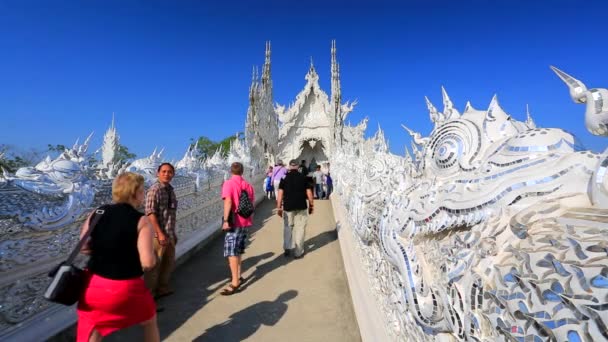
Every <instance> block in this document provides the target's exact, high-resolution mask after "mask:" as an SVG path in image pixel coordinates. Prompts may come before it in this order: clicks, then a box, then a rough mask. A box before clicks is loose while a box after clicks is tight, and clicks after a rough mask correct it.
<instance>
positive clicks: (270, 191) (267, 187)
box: [264, 166, 274, 199]
mask: <svg viewBox="0 0 608 342" xmlns="http://www.w3.org/2000/svg"><path fill="white" fill-rule="evenodd" d="M264 192H265V193H266V197H267V198H268V199H272V198H273V197H274V187H273V186H272V166H269V167H268V171H267V172H266V177H265V178H264Z"/></svg>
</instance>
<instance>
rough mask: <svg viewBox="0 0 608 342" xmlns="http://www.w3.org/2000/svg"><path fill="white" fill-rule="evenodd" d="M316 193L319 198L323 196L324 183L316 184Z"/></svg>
mask: <svg viewBox="0 0 608 342" xmlns="http://www.w3.org/2000/svg"><path fill="white" fill-rule="evenodd" d="M315 194H316V195H317V198H318V199H321V198H323V184H315Z"/></svg>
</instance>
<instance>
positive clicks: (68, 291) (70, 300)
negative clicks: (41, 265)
mask: <svg viewBox="0 0 608 342" xmlns="http://www.w3.org/2000/svg"><path fill="white" fill-rule="evenodd" d="M103 213H104V210H102V209H97V210H95V213H94V214H93V217H92V218H91V222H90V223H89V229H88V231H87V232H86V233H85V234H84V236H83V237H82V239H80V241H79V242H78V244H77V245H76V247H74V250H73V251H72V253H71V254H70V256H69V257H68V259H67V260H66V261H64V262H62V263H60V264H59V265H58V266H57V267H55V268H54V269H53V270H52V271H51V272H49V277H52V278H53V280H51V283H50V284H49V286H48V287H47V289H46V291H45V292H44V298H45V299H47V300H48V301H51V302H53V303H59V304H63V305H68V306H69V305H73V304H75V303H76V302H78V300H79V299H80V296H81V295H82V293H83V292H84V290H85V287H86V275H85V271H84V270H82V269H80V268H78V267H76V266H74V264H73V263H74V259H76V256H78V253H79V252H80V250H81V249H82V246H83V245H84V243H85V242H86V241H87V239H88V238H89V236H90V235H91V232H93V229H94V228H95V226H96V225H97V222H99V219H100V218H101V216H102V215H103Z"/></svg>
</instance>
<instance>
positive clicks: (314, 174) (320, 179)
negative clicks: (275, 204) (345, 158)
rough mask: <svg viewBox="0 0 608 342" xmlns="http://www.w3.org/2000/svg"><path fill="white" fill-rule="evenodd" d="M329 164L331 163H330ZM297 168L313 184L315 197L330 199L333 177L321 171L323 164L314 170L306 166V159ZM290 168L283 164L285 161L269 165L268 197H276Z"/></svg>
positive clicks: (265, 183)
mask: <svg viewBox="0 0 608 342" xmlns="http://www.w3.org/2000/svg"><path fill="white" fill-rule="evenodd" d="M328 165H329V164H328ZM297 170H298V172H299V173H300V174H302V175H304V176H305V177H307V178H308V179H309V181H310V182H311V184H312V185H313V186H312V187H313V196H314V198H315V199H329V196H330V195H331V193H332V192H333V190H334V184H333V179H332V178H331V174H330V173H329V172H327V173H324V172H323V171H321V166H320V165H316V166H315V167H314V171H312V170H311V169H309V168H308V167H307V166H306V160H302V161H301V163H300V164H298V167H297ZM288 171H289V169H288V168H287V167H285V165H283V161H282V160H279V161H277V163H276V165H275V166H274V167H272V166H269V167H268V170H267V171H266V178H264V184H263V187H264V192H265V193H266V197H267V198H268V199H276V198H277V192H278V185H279V182H280V180H281V179H283V178H285V176H286V175H287V172H288Z"/></svg>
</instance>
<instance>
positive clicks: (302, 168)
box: [298, 159, 308, 176]
mask: <svg viewBox="0 0 608 342" xmlns="http://www.w3.org/2000/svg"><path fill="white" fill-rule="evenodd" d="M298 172H300V173H301V174H303V175H304V176H308V168H307V167H306V160H305V159H302V163H301V164H300V167H299V168H298Z"/></svg>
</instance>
